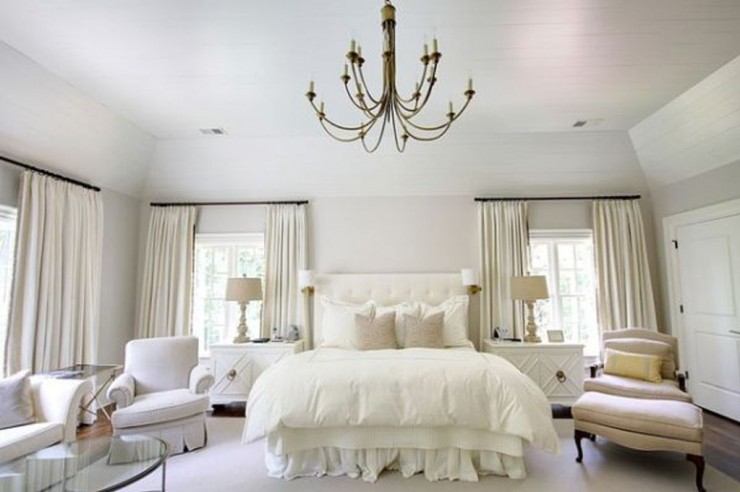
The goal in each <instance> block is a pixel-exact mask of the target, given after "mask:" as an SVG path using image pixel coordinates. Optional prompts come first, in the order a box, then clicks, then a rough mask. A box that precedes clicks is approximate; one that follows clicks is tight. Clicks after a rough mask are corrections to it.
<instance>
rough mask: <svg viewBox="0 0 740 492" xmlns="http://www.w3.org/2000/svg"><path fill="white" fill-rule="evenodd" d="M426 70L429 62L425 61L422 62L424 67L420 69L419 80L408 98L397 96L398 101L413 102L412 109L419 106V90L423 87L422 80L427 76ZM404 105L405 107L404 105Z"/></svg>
mask: <svg viewBox="0 0 740 492" xmlns="http://www.w3.org/2000/svg"><path fill="white" fill-rule="evenodd" d="M428 70H429V62H428V61H427V62H425V63H424V69H423V70H422V71H421V78H420V79H419V82H418V83H417V85H416V86H415V87H414V92H413V93H412V94H411V97H409V98H408V99H405V98H403V97H401V96H398V99H399V101H402V102H404V103H412V102H413V103H414V108H413V109H416V108H417V107H418V106H419V98H420V97H421V90H422V88H423V87H424V81H425V80H426V78H427V72H428ZM417 94H418V96H417ZM404 107H405V105H404Z"/></svg>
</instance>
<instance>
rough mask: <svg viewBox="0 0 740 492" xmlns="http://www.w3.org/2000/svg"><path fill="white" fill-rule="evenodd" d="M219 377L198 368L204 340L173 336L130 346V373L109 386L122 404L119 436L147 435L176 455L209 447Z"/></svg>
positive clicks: (117, 416)
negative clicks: (213, 390) (212, 395)
mask: <svg viewBox="0 0 740 492" xmlns="http://www.w3.org/2000/svg"><path fill="white" fill-rule="evenodd" d="M213 381H214V380H213V376H212V375H211V374H210V373H209V372H208V371H207V370H206V369H205V368H204V367H202V366H198V339H197V338H195V337H167V338H147V339H141V340H132V341H130V342H129V343H128V344H126V361H125V365H124V372H123V374H121V375H120V376H118V378H116V380H115V381H114V382H113V384H112V385H111V386H110V388H108V398H110V399H111V400H113V401H114V402H115V403H116V411H115V412H113V415H112V417H111V422H112V424H113V435H115V436H122V435H127V434H146V435H150V436H155V437H158V438H160V439H162V440H163V441H165V442H166V443H167V445H168V446H169V451H170V454H177V453H182V452H184V451H188V450H193V449H197V448H200V447H203V446H205V444H206V439H207V429H206V410H208V407H209V406H210V401H209V398H208V390H209V388H210V387H211V386H212V385H213Z"/></svg>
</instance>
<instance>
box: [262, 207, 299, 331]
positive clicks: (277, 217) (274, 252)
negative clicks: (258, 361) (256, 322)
mask: <svg viewBox="0 0 740 492" xmlns="http://www.w3.org/2000/svg"><path fill="white" fill-rule="evenodd" d="M307 242H308V240H307V231H306V206H305V205H294V204H286V205H283V204H281V205H268V207H267V220H266V231H265V292H264V301H263V309H262V336H263V337H269V336H270V335H271V332H272V329H273V328H277V332H278V334H280V335H282V336H285V335H286V334H287V333H288V328H289V326H290V325H296V326H301V325H302V324H303V323H302V322H301V321H302V320H303V311H302V305H301V302H302V300H301V296H300V293H299V289H298V270H303V269H305V268H306V257H307V251H308V246H307ZM302 331H303V338H304V339H305V338H306V335H307V333H305V331H306V330H305V327H304V328H303V330H302Z"/></svg>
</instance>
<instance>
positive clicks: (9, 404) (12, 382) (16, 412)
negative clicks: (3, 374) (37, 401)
mask: <svg viewBox="0 0 740 492" xmlns="http://www.w3.org/2000/svg"><path fill="white" fill-rule="evenodd" d="M30 377H31V371H28V370H26V371H20V372H17V373H15V374H13V375H12V376H8V377H7V378H3V379H0V429H5V428H8V427H15V426H17V425H26V424H31V423H33V422H35V421H36V419H35V418H34V414H33V400H32V399H31V380H30Z"/></svg>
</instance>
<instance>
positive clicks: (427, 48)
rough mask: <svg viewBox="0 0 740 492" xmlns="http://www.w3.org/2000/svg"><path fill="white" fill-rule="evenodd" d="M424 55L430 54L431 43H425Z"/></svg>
mask: <svg viewBox="0 0 740 492" xmlns="http://www.w3.org/2000/svg"><path fill="white" fill-rule="evenodd" d="M424 56H429V45H427V44H426V43H424Z"/></svg>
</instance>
